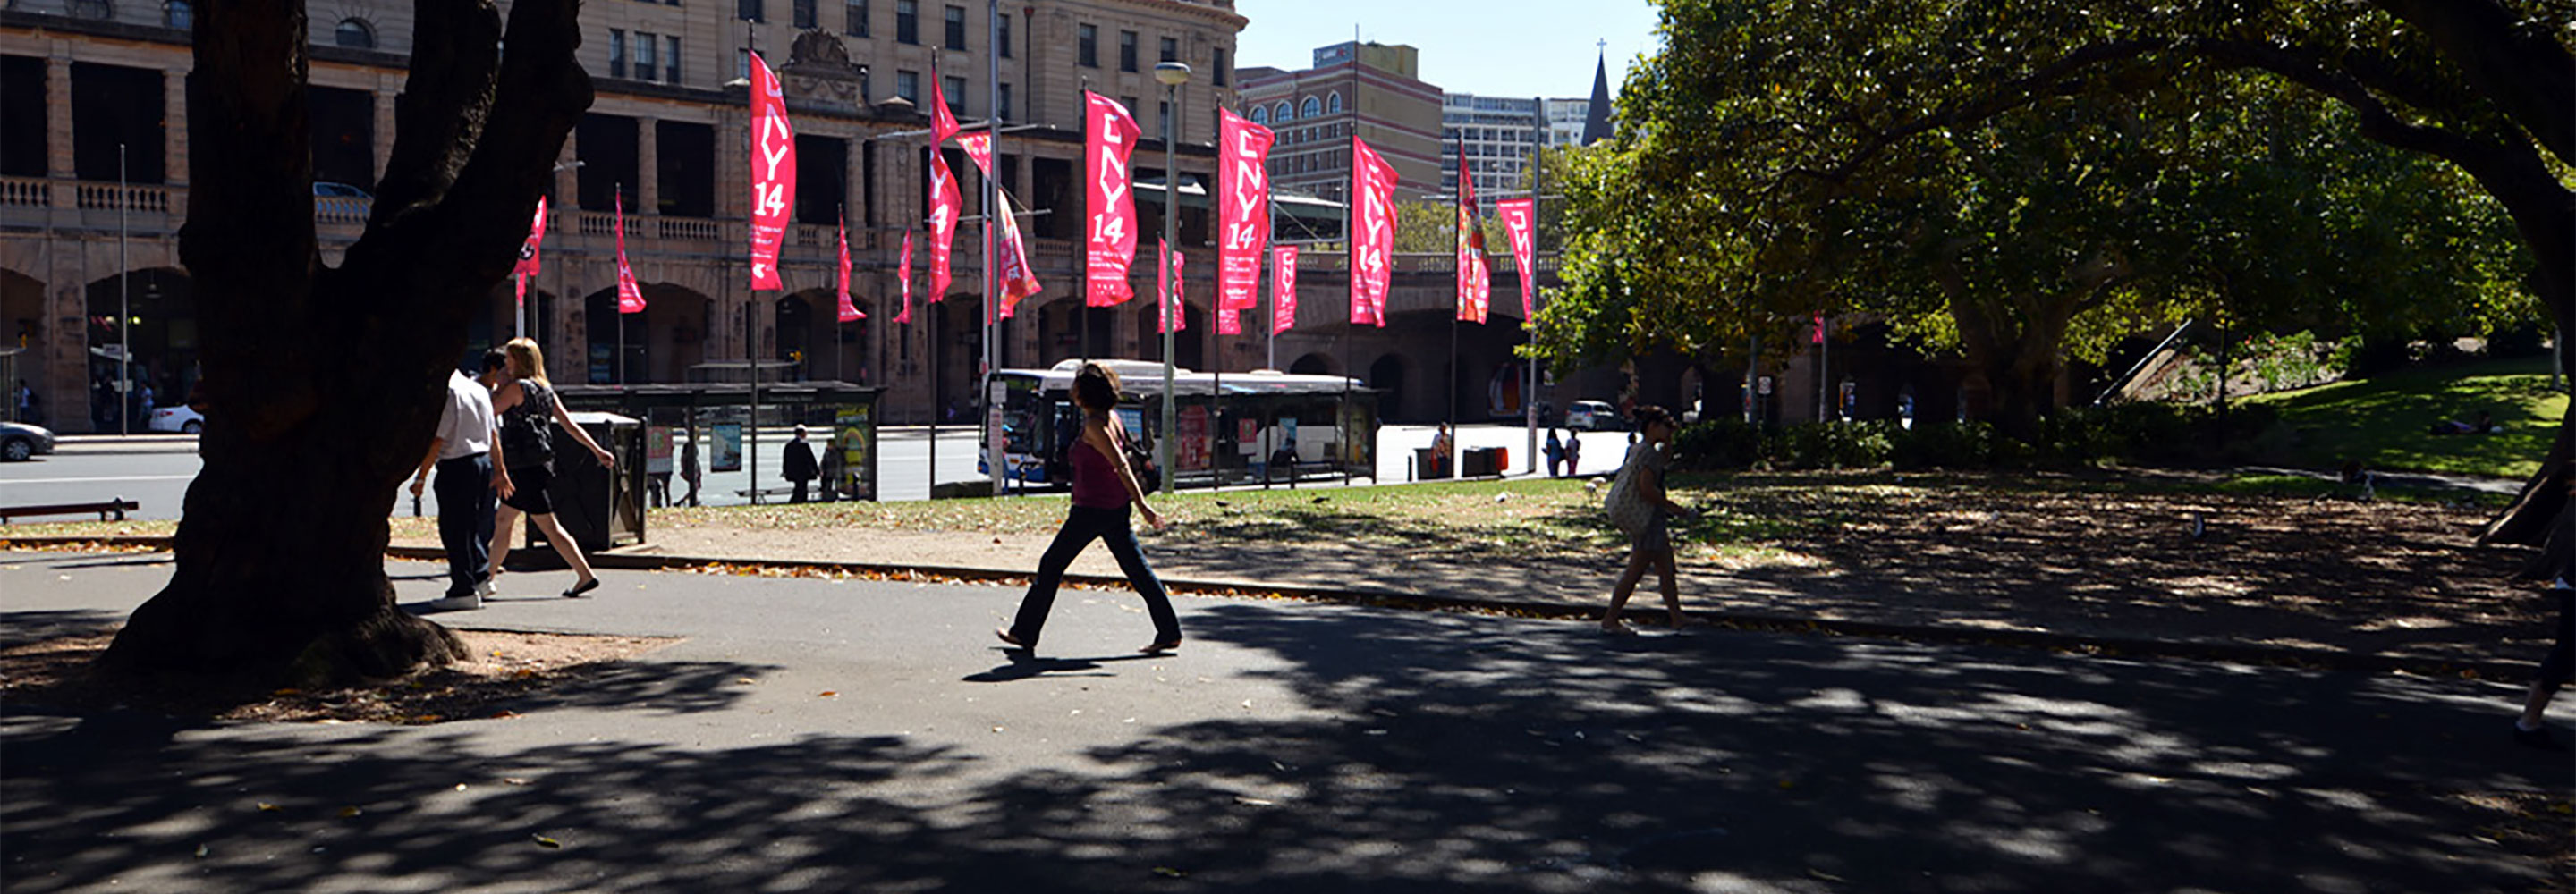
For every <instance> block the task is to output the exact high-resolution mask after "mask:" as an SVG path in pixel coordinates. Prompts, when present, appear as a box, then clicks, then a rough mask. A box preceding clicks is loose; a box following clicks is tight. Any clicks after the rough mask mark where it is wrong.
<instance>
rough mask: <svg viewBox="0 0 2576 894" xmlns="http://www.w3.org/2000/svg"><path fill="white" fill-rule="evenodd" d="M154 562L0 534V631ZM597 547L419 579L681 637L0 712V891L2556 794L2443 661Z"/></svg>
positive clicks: (407, 580) (1104, 879) (2041, 857)
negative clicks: (399, 705) (2007, 639)
mask: <svg viewBox="0 0 2576 894" xmlns="http://www.w3.org/2000/svg"><path fill="white" fill-rule="evenodd" d="M388 567H389V569H390V570H391V571H392V573H393V574H394V575H395V576H396V578H397V585H398V587H399V589H400V591H401V595H402V599H403V600H404V601H405V602H406V603H409V604H416V603H418V602H420V601H423V600H426V599H428V598H430V597H432V596H434V595H435V590H436V589H437V588H438V587H439V585H440V581H439V580H437V579H436V569H435V568H434V567H432V566H429V565H426V564H421V563H408V562H393V563H390V564H389V566H388ZM169 570H170V566H168V565H167V564H162V563H160V561H159V560H158V559H157V558H156V557H150V556H139V557H138V556H130V555H111V556H69V555H36V554H27V553H16V554H5V555H0V643H14V642H23V641H25V640H27V639H29V638H32V637H36V636H40V635H43V634H44V633H45V632H47V631H58V630H62V629H66V628H67V627H77V626H80V625H86V624H95V623H103V622H113V621H115V620H117V619H119V618H121V617H122V616H123V615H124V613H126V612H128V611H130V610H131V609H132V607H133V606H134V605H136V604H137V603H139V602H140V601H141V600H142V599H143V598H145V597H146V596H148V595H149V594H150V593H151V592H153V591H154V590H155V589H156V588H157V587H158V586H160V585H161V583H163V582H164V581H165V580H166V578H167V576H168V573H169ZM513 577H514V578H516V577H519V575H514V576H513ZM525 577H526V578H527V579H526V580H525V581H524V582H516V581H514V582H513V584H512V586H511V589H513V590H519V589H525V590H528V591H531V592H549V591H551V590H552V589H554V588H558V587H559V586H560V584H561V582H562V580H563V578H564V577H565V575H563V574H562V573H554V574H530V575H526V576H525ZM605 577H606V580H607V584H608V585H607V586H606V587H604V588H603V589H602V590H601V591H600V593H599V597H598V598H595V599H589V600H565V599H560V598H555V597H552V596H529V597H526V598H511V599H505V600H502V601H499V602H497V603H496V604H494V605H493V606H492V607H490V608H487V609H486V610H484V611H480V612H472V613H458V614H446V615H441V616H439V620H440V621H441V622H442V623H448V624H452V625H456V626H462V627H489V628H500V629H514V630H553V631H588V632H601V633H620V634H657V635H669V636H680V637H685V638H686V639H685V640H683V641H682V642H679V643H677V644H675V645H672V646H669V647H666V648H663V649H660V650H657V651H654V652H651V653H647V654H645V655H643V656H641V657H639V658H636V659H633V660H630V661H628V662H626V663H624V664H623V665H621V666H620V667H618V668H617V669H614V670H612V671H610V672H609V673H607V674H605V675H604V676H601V677H599V678H596V679H593V680H591V681H588V682H584V683H580V684H574V685H567V686H564V687H561V688H558V689H556V690H554V691H551V692H549V693H546V694H543V695H540V696H537V697H533V698H530V699H527V700H525V701H524V702H522V703H519V704H515V705H512V706H511V707H512V708H513V709H514V710H516V711H517V712H519V715H520V716H517V717H515V718H510V719H487V720H473V721H462V722H454V723H445V724H439V725H435V726H426V727H382V726H362V725H319V724H298V725H255V724H204V723H177V722H172V721H168V720H163V719H158V718H152V717H145V716H137V715H133V714H127V713H115V712H111V713H105V714H101V715H98V716H88V717H67V716H54V715H50V714H47V713H43V712H40V711H36V710H33V709H28V708H25V707H23V706H20V707H0V783H5V788H6V798H5V799H0V887H5V888H6V889H7V890H9V891H13V892H21V891H23V892H51V891H189V892H233V891H240V892H270V891H368V892H376V891H441V892H446V891H476V892H484V891H490V892H520V891H527V892H539V891H544V892H552V891H594V890H597V891H607V890H616V891H671V892H682V891H692V892H705V891H855V890H868V891H957V892H965V891H1003V890H1026V891H1122V892H1123V891H1238V890H1261V891H1319V892H1320V891H1335V892H1339V891H1446V890H1493V891H1532V892H1555V891H1578V890H1580V891H1691V890H1697V891H1785V892H1826V891H1984V892H1992V891H2049V892H2062V891H2174V892H2180V891H2246V892H2284V891H2320V892H2349V891H2387V892H2443V891H2488V890H2497V889H2510V890H2525V889H2530V888H2532V887H2533V886H2534V885H2535V884H2538V883H2541V882H2543V881H2544V880H2545V879H2544V876H2545V875H2546V874H2547V873H2548V872H2551V871H2552V870H2551V869H2550V868H2549V867H2546V866H2543V865H2541V864H2538V863H2536V862H2534V861H2531V860H2529V859H2527V858H2522V857H2516V856H2512V855H2509V854H2507V853H2504V852H2503V851H2501V850H2500V849H2499V848H2498V847H2497V846H2495V845H2493V844H2491V843H2488V842H2486V841H2482V840H2481V838H2480V836H2481V834H2482V833H2481V832H2480V830H2479V827H2480V826H2481V825H2484V824H2487V823H2489V822H2491V821H2492V818H2493V815H2492V814H2489V813H2486V812H2483V811H2482V810H2480V809H2478V808H2476V807H2474V806H2472V804H2471V799H2470V798H2469V797H2467V796H2465V795H2464V793H2485V792H2546V793H2555V794H2556V795H2559V796H2561V797H2562V798H2563V797H2564V796H2565V795H2566V793H2567V792H2568V791H2569V790H2570V788H2571V786H2576V766H2571V763H2570V761H2569V760H2568V759H2567V758H2566V755H2564V754H2558V755H2549V754H2542V753H2539V752H2532V751H2527V750H2521V749H2517V748H2515V747H2513V746H2512V745H2510V744H2509V743H2508V742H2507V740H2506V737H2505V734H2504V729H2505V726H2504V724H2505V723H2506V722H2507V718H2508V716H2509V714H2510V711H2511V707H2512V705H2513V703H2514V701H2515V699H2516V695H2517V693H2515V692H2514V691H2513V690H2512V689H2510V688H2509V687H2505V686H2501V685H2498V684H2491V683H2478V682H2471V681H2464V680H2460V679H2455V678H2444V679H2431V678H2424V677H2415V676H2408V675H2400V674H2376V675H2365V674H2358V673H2347V672H2331V671H2312V670H2301V669H2293V668H2279V667H2247V666H2236V665H2227V664H2217V663H2206V662H2190V661H2144V662H2141V661H2126V660H2110V659H2100V658H2085V657H2080V656H2069V655H2058V654H2051V653H2047V652H2042V651H2035V650H2021V649H1996V648H1985V647H1961V646H1925V645H1912V644H1905V643H1897V642H1889V641H1880V640H1869V639H1859V638H1839V637H1821V636H1793V635H1779V634H1759V633H1738V632H1717V631H1704V632H1697V633H1691V634H1682V635H1658V634H1652V633H1649V634H1645V635H1641V636H1637V637H1634V638H1606V637H1604V636H1603V635H1601V634H1599V633H1597V632H1595V631H1594V630H1593V629H1592V628H1590V627H1589V626H1587V625H1585V624H1582V623H1578V622H1567V621H1543V620H1522V619H1513V618H1503V617H1492V616H1472V615H1453V614H1438V613H1422V612H1405V611H1391V610H1379V609H1368V608H1357V607H1351V606H1343V605H1329V604H1318V603H1308V602H1288V601H1269V600H1248V599H1223V598H1200V597H1182V598H1181V599H1180V600H1179V602H1180V610H1181V619H1182V623H1183V625H1184V626H1185V628H1186V629H1187V631H1188V633H1189V637H1190V639H1189V642H1188V644H1187V646H1186V647H1185V648H1184V650H1183V651H1182V652H1181V653H1180V654H1178V655H1175V656H1168V657H1157V658H1139V657H1134V656H1132V655H1130V654H1128V650H1129V649H1130V648H1132V647H1134V646H1136V645H1140V644H1141V643H1142V642H1143V641H1144V640H1145V639H1146V638H1147V637H1148V633H1149V626H1148V624H1147V622H1146V621H1145V619H1144V617H1143V615H1142V614H1141V612H1140V611H1139V608H1138V606H1137V603H1136V600H1135V598H1134V597H1133V596H1132V595H1131V594H1128V593H1125V592H1123V591H1069V592H1068V593H1066V594H1065V598H1064V599H1063V600H1061V601H1060V602H1059V603H1058V606H1057V612H1056V617H1055V620H1054V622H1053V623H1052V624H1051V625H1050V626H1049V628H1048V629H1047V638H1046V642H1045V644H1044V648H1043V653H1044V654H1045V656H1047V657H1044V658H1041V659H1038V660H1023V661H1012V660H1009V659H1008V658H1006V657H1005V655H1004V654H1003V653H1001V652H1000V651H998V650H996V649H995V648H993V646H994V643H993V641H992V636H991V633H990V630H991V629H992V627H993V626H994V625H995V624H996V623H997V622H998V621H999V620H1000V618H1001V616H1002V615H1003V614H1004V613H1006V612H1008V611H1009V610H1010V609H1011V607H1012V605H1013V603H1014V602H1015V600H1016V598H1017V595H1018V594H1017V592H1016V591H1014V590H1006V589H1001V588H996V587H982V586H947V585H926V586H925V585H910V584H899V583H871V582H862V581H848V582H840V583H835V582H832V581H828V580H818V579H771V578H749V577H724V576H710V575H695V574H678V573H645V572H631V571H610V572H607V573H606V575H605ZM825 693H832V694H830V695H826V694H825ZM2560 719H2561V723H2562V731H2563V724H2564V715H2563V713H2562V715H2561V718H2560ZM263 804H266V805H273V806H274V808H275V809H273V810H264V809H262V806H261V805H263ZM539 838H543V839H546V840H549V841H552V842H555V843H556V844H558V845H559V846H556V847H549V846H546V845H545V844H543V843H541V842H540V841H539V840H538V839H539ZM2564 881H2565V880H2563V879H2562V880H2560V883H2561V884H2564Z"/></svg>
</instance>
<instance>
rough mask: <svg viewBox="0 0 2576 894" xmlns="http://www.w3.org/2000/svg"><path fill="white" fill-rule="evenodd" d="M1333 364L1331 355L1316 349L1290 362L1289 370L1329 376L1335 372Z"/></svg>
mask: <svg viewBox="0 0 2576 894" xmlns="http://www.w3.org/2000/svg"><path fill="white" fill-rule="evenodd" d="M1333 366H1334V364H1333V358H1332V357H1331V356H1328V355H1326V354H1324V353H1323V352H1321V351H1316V352H1311V353H1308V354H1306V355H1305V356H1303V357H1299V358H1297V359H1296V360H1295V361H1292V362H1290V363H1289V364H1288V371H1289V372H1291V373H1294V374H1297V375H1301V376H1329V375H1332V374H1333Z"/></svg>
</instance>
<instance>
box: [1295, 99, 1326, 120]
mask: <svg viewBox="0 0 2576 894" xmlns="http://www.w3.org/2000/svg"><path fill="white" fill-rule="evenodd" d="M1323 113H1324V104H1323V103H1322V102H1319V101H1317V100H1316V99H1315V98H1314V97H1312V96H1309V97H1306V101H1305V102H1301V103H1298V104H1297V116H1298V117H1300V118H1312V117H1315V116H1317V115H1321V114H1323Z"/></svg>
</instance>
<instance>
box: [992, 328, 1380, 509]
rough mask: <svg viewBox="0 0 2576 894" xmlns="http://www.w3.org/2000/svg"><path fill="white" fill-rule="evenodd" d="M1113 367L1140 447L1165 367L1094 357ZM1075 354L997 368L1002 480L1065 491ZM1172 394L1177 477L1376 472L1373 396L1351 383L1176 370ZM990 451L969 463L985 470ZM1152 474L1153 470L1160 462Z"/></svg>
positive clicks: (1153, 439) (1155, 412)
mask: <svg viewBox="0 0 2576 894" xmlns="http://www.w3.org/2000/svg"><path fill="white" fill-rule="evenodd" d="M1099 362H1101V363H1103V364H1105V365H1107V366H1108V367H1109V368H1110V369H1112V370H1115V371H1117V373H1118V379H1119V385H1120V388H1119V390H1120V393H1121V397H1122V401H1121V403H1120V404H1119V407H1118V412H1119V415H1120V416H1121V417H1122V418H1123V419H1124V421H1125V423H1126V427H1127V431H1128V432H1130V433H1131V434H1134V435H1137V440H1138V442H1139V443H1140V444H1141V445H1144V446H1146V447H1148V448H1149V449H1148V453H1150V454H1153V455H1155V456H1158V457H1159V456H1160V453H1159V452H1158V451H1155V450H1153V449H1151V448H1152V447H1153V446H1154V445H1155V444H1157V443H1158V442H1159V440H1160V439H1161V438H1162V437H1164V432H1162V431H1161V428H1162V407H1163V404H1162V398H1163V365H1162V364H1160V363H1155V362H1150V361H1144V360H1101V361H1099ZM1082 364H1083V361H1081V360H1066V361H1063V362H1061V363H1057V364H1056V365H1055V366H1053V367H1050V368H1047V369H1005V370H1000V371H997V372H995V373H994V374H993V379H992V382H991V385H990V386H989V388H990V391H988V393H998V394H999V398H998V401H999V403H1000V405H1001V409H1002V414H1001V415H1002V431H1003V433H1004V436H1005V437H1006V438H1007V439H1008V445H1009V446H1008V448H1007V453H1006V454H1005V458H1004V464H1005V468H1006V469H1007V471H1008V478H1007V480H1006V482H1005V486H1018V487H1023V488H1025V487H1031V486H1036V487H1064V486H1066V485H1067V484H1068V483H1069V481H1068V480H1067V476H1068V474H1069V473H1070V471H1071V470H1070V468H1069V467H1068V466H1067V465H1066V460H1065V455H1066V454H1065V448H1066V447H1067V446H1068V445H1070V444H1071V443H1072V440H1073V437H1074V435H1075V433H1076V431H1077V429H1078V420H1079V418H1080V411H1079V410H1077V409H1076V408H1075V407H1074V405H1073V396H1072V389H1073V377H1074V373H1075V372H1077V371H1079V370H1080V369H1081V368H1082ZM1172 386H1173V392H1174V394H1175V396H1176V397H1177V398H1178V406H1177V407H1176V408H1175V414H1174V415H1175V417H1176V419H1175V427H1176V428H1177V429H1178V430H1179V431H1178V435H1179V438H1180V440H1179V441H1177V442H1175V443H1174V444H1173V445H1172V448H1173V450H1172V453H1173V456H1172V464H1173V465H1174V466H1176V467H1178V472H1179V477H1178V479H1177V483H1178V484H1183V485H1189V486H1199V487H1206V486H1214V485H1217V484H1240V483H1245V482H1258V481H1278V482H1294V481H1295V480H1297V479H1298V478H1299V477H1300V476H1332V477H1341V476H1344V475H1355V476H1359V477H1365V478H1375V477H1376V470H1377V428H1378V419H1377V401H1378V393H1377V392H1376V391H1374V390H1371V389H1370V388H1368V387H1367V386H1365V385H1362V384H1361V383H1360V382H1359V380H1357V379H1349V378H1344V377H1341V376H1321V375H1302V374H1291V373H1283V372H1279V371H1277V370H1266V369H1265V370H1254V371H1252V372H1240V373H1205V372H1196V371H1192V370H1187V369H1175V370H1174V371H1173V376H1172ZM986 452H987V451H985V450H981V449H979V450H978V451H977V455H978V459H977V468H978V470H979V471H982V472H984V473H985V474H987V475H990V474H992V468H991V464H990V462H989V459H988V458H987V457H985V456H984V454H985V453H986ZM1158 471H1159V470H1158Z"/></svg>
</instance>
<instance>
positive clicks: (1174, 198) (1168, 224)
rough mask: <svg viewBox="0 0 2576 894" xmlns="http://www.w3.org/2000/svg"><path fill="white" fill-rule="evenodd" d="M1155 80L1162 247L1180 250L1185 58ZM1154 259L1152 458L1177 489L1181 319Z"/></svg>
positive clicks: (1164, 272) (1160, 66)
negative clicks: (1159, 356)
mask: <svg viewBox="0 0 2576 894" xmlns="http://www.w3.org/2000/svg"><path fill="white" fill-rule="evenodd" d="M1154 80H1156V81H1159V82H1161V83H1162V85H1163V97H1164V99H1163V104H1164V110H1163V248H1164V251H1167V252H1168V251H1177V250H1179V246H1176V245H1173V244H1172V242H1173V241H1174V240H1175V239H1176V238H1177V235H1176V234H1177V232H1178V227H1177V226H1176V225H1177V224H1178V222H1179V220H1180V218H1179V217H1177V216H1176V215H1177V214H1179V213H1180V197H1181V172H1180V170H1179V168H1178V167H1176V164H1177V161H1176V159H1177V153H1176V152H1174V146H1175V144H1177V143H1178V142H1179V141H1180V128H1179V126H1177V125H1175V124H1174V123H1173V122H1174V121H1175V120H1176V119H1178V118H1180V116H1181V85H1182V84H1186V83H1189V81H1190V65H1189V63H1187V62H1159V63H1155V65H1154ZM1155 263H1158V264H1162V265H1164V267H1163V268H1162V269H1160V270H1156V271H1154V281H1155V282H1157V283H1161V284H1162V286H1161V287H1160V288H1158V289H1156V290H1155V296H1154V297H1155V300H1157V301H1160V302H1162V303H1161V304H1159V305H1156V306H1155V307H1156V312H1158V313H1160V314H1162V322H1163V431H1162V435H1161V437H1160V438H1158V439H1157V440H1156V442H1155V443H1156V444H1157V445H1158V446H1157V449H1156V450H1155V457H1156V458H1155V462H1157V463H1160V464H1161V465H1162V467H1163V492H1164V493H1174V492H1177V491H1178V490H1179V489H1180V488H1179V481H1180V477H1181V476H1180V470H1179V469H1178V468H1175V467H1174V466H1173V465H1172V439H1173V437H1174V436H1175V435H1177V434H1178V431H1179V429H1178V425H1179V421H1180V420H1179V414H1178V412H1177V411H1175V410H1174V409H1173V406H1174V404H1173V394H1172V389H1173V384H1172V350H1173V349H1172V345H1173V343H1174V339H1173V336H1172V330H1174V329H1177V328H1179V326H1178V325H1177V324H1178V323H1179V322H1180V316H1181V308H1180V307H1179V306H1178V305H1179V303H1180V297H1181V296H1180V294H1179V293H1178V291H1177V290H1176V289H1175V288H1174V287H1176V286H1178V285H1180V283H1177V282H1173V281H1172V279H1173V277H1172V268H1171V266H1170V265H1171V263H1172V262H1171V259H1170V258H1168V257H1160V256H1159V253H1158V259H1157V260H1156V261H1155Z"/></svg>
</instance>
